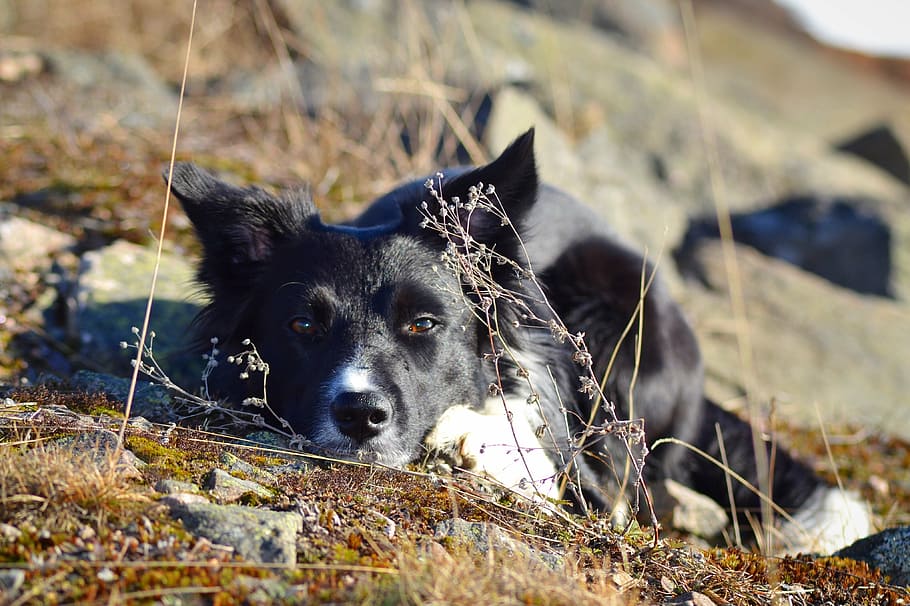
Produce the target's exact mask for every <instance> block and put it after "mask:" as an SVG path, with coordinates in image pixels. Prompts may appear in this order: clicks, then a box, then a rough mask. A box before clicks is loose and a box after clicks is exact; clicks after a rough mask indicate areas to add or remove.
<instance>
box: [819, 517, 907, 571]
mask: <svg viewBox="0 0 910 606" xmlns="http://www.w3.org/2000/svg"><path fill="white" fill-rule="evenodd" d="M908 553H910V526H900V527H897V528H889V529H887V530H883V531H882V532H880V533H878V534H874V535H872V536H870V537H866V538H864V539H860V540H859V541H857V542H856V543H854V544H852V545H849V546H847V547H844V548H843V549H841V550H840V551H838V552H837V553H835V554H834V555H835V556H837V557H839V558H850V559H851V560H859V561H861V562H866V563H867V564H869V565H870V566H872V567H873V568H877V569H878V570H879V571H880V572H881V573H882V574H883V575H884V576H886V577H888V579H889V580H890V581H891V583H892V584H893V585H905V586H906V585H910V558H908V556H907V554H908Z"/></svg>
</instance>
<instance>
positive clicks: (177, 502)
mask: <svg viewBox="0 0 910 606" xmlns="http://www.w3.org/2000/svg"><path fill="white" fill-rule="evenodd" d="M161 503H162V504H163V505H167V506H168V507H169V508H171V509H173V508H175V507H183V506H184V505H189V504H191V503H209V500H208V499H207V498H205V497H204V496H202V495H201V494H198V493H196V492H174V493H171V494H168V495H165V496H163V497H161Z"/></svg>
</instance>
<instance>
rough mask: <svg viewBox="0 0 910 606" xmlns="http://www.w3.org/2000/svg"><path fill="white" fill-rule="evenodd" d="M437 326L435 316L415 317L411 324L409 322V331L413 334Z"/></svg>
mask: <svg viewBox="0 0 910 606" xmlns="http://www.w3.org/2000/svg"><path fill="white" fill-rule="evenodd" d="M435 326H436V320H434V319H433V318H426V317H423V318H415V319H414V320H411V323H410V324H408V332H409V333H412V334H417V333H421V332H427V331H428V330H430V329H432V328H433V327H435Z"/></svg>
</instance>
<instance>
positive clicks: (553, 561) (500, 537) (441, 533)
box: [434, 518, 565, 570]
mask: <svg viewBox="0 0 910 606" xmlns="http://www.w3.org/2000/svg"><path fill="white" fill-rule="evenodd" d="M434 538H435V539H436V540H437V541H440V540H444V539H449V540H454V541H455V542H456V543H458V544H461V545H465V546H467V547H468V548H470V549H472V550H474V551H476V552H478V553H480V554H484V555H486V554H487V552H488V551H489V550H490V549H493V550H495V551H497V552H500V553H502V554H505V555H507V556H509V557H514V556H518V557H523V558H526V559H527V560H528V561H529V562H540V563H542V564H544V565H545V566H547V567H548V568H550V569H552V570H561V569H562V567H563V566H564V564H565V562H564V560H563V557H562V556H561V555H557V554H553V553H547V552H543V551H540V550H539V549H535V548H534V547H531V546H530V545H528V544H526V543H522V542H521V541H519V540H517V539H514V538H512V537H511V536H509V535H508V534H507V533H506V532H505V531H504V530H503V529H501V528H500V527H499V526H496V525H495V524H490V523H488V522H468V521H467V520H462V519H461V518H450V519H448V520H443V521H441V522H439V523H438V524H437V525H436V529H435V533H434Z"/></svg>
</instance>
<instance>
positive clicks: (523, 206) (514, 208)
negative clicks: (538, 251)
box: [441, 128, 539, 245]
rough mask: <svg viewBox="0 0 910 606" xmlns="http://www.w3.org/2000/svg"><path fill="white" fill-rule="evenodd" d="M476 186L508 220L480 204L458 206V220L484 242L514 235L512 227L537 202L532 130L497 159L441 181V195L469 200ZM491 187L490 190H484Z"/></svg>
mask: <svg viewBox="0 0 910 606" xmlns="http://www.w3.org/2000/svg"><path fill="white" fill-rule="evenodd" d="M474 187H478V188H479V189H480V193H481V194H482V195H483V196H485V197H486V198H487V199H488V202H489V203H490V204H493V205H495V206H500V205H501V210H503V211H505V214H506V217H507V218H508V223H511V224H512V225H511V226H510V225H509V224H508V223H507V222H504V221H503V218H502V217H500V216H498V215H497V214H496V213H495V212H489V211H484V210H483V205H484V204H485V202H483V203H482V204H481V207H480V208H478V209H475V210H473V211H466V210H465V209H463V208H462V210H461V211H460V212H459V220H460V221H461V222H462V224H463V225H464V226H465V228H466V229H467V232H468V233H469V234H471V237H473V238H474V239H475V240H477V241H478V242H483V243H485V244H488V245H493V244H496V243H502V240H503V238H506V239H511V238H513V237H514V231H513V226H514V228H515V229H518V230H520V227H521V225H522V224H523V222H524V219H525V217H526V216H527V214H528V211H530V210H531V208H532V207H533V206H534V203H535V202H537V190H538V187H539V183H538V179H537V164H536V161H535V159H534V129H533V128H531V129H529V130H528V131H527V132H525V133H524V134H523V135H521V136H520V137H518V138H517V139H515V141H513V142H512V144H511V145H509V146H508V147H507V148H506V149H505V151H503V152H502V153H501V154H500V155H499V157H498V158H496V159H495V160H493V161H492V162H490V163H489V164H486V165H484V166H480V167H478V168H475V169H474V170H471V171H468V172H466V173H462V174H460V175H458V176H456V177H454V178H452V179H447V180H443V182H442V184H441V189H442V196H443V199H444V200H445V201H446V202H451V201H452V200H453V199H455V198H458V200H459V201H460V202H461V203H462V204H464V203H467V202H468V201H469V199H470V196H471V193H470V190H471V188H474ZM491 189H492V193H489V194H487V193H486V192H487V191H490V190H491Z"/></svg>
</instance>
